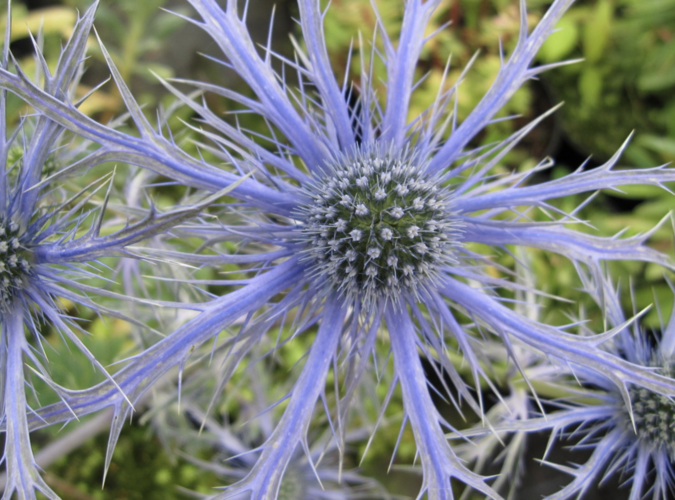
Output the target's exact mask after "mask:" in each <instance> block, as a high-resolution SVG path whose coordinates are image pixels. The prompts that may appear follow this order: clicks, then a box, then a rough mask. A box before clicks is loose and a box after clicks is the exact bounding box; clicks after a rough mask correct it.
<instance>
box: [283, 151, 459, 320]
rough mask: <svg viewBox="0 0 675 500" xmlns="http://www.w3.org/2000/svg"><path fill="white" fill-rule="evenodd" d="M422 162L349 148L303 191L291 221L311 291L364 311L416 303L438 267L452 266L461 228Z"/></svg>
mask: <svg viewBox="0 0 675 500" xmlns="http://www.w3.org/2000/svg"><path fill="white" fill-rule="evenodd" d="M422 161H423V160H422V159H421V158H417V157H415V155H414V154H410V152H409V151H408V150H407V149H404V150H403V151H396V150H393V149H392V148H386V146H385V147H380V146H376V147H375V148H373V149H371V150H366V151H363V150H361V149H360V148H358V147H356V148H354V150H353V152H352V154H351V155H342V156H341V157H339V158H337V159H336V160H334V161H332V162H329V163H328V164H327V165H326V166H325V172H323V173H321V174H319V175H318V176H317V177H318V179H317V180H316V181H314V182H312V183H310V184H309V185H308V186H307V187H306V188H305V189H306V191H307V195H308V197H310V199H311V201H310V202H309V203H307V204H305V205H301V206H300V208H299V209H298V211H297V215H296V216H297V217H298V219H299V220H302V221H303V222H304V223H303V225H302V226H300V228H299V231H300V233H301V235H302V236H301V237H300V238H299V241H300V243H301V244H302V245H303V246H304V248H305V250H304V253H305V254H306V255H307V258H306V261H307V262H308V263H309V266H310V267H309V272H310V273H311V275H313V276H315V277H316V279H317V280H318V282H319V283H318V285H317V288H324V287H325V288H326V292H325V293H326V294H328V293H329V291H333V292H337V293H338V295H340V296H342V297H346V298H348V299H349V300H351V301H359V302H361V303H362V304H363V307H364V310H369V309H370V308H371V307H376V306H377V302H378V300H380V299H384V300H390V301H393V302H395V303H397V304H400V303H401V302H402V297H403V296H409V297H411V298H416V299H417V298H419V292H420V291H421V290H423V289H424V288H425V287H428V286H432V285H434V283H435V282H437V281H438V279H439V278H440V275H441V272H440V268H441V267H443V266H445V265H449V264H454V263H457V260H456V258H455V254H454V247H455V246H456V245H457V243H458V240H459V228H460V227H461V222H460V221H459V219H457V218H455V217H453V213H452V209H451V195H450V192H449V190H448V189H447V188H444V187H443V186H442V183H441V182H440V181H439V179H437V178H435V177H431V178H429V177H428V176H427V175H426V173H425V171H424V165H422V164H421V162H422ZM324 284H325V285H324Z"/></svg>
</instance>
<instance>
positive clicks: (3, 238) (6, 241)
mask: <svg viewBox="0 0 675 500" xmlns="http://www.w3.org/2000/svg"><path fill="white" fill-rule="evenodd" d="M26 254H27V250H26V249H25V248H24V247H23V246H22V245H21V239H20V235H19V226H18V225H17V224H16V223H14V222H13V221H7V220H5V219H3V218H0V308H1V309H6V308H8V307H10V305H11V303H12V299H13V298H14V296H15V295H16V293H17V291H18V290H19V289H20V288H22V286H23V280H24V276H25V274H26V273H28V272H29V271H30V264H29V262H28V259H26Z"/></svg>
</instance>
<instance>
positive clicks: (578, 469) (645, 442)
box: [456, 274, 675, 500]
mask: <svg viewBox="0 0 675 500" xmlns="http://www.w3.org/2000/svg"><path fill="white" fill-rule="evenodd" d="M582 278H583V280H584V284H585V288H586V290H587V291H588V292H589V295H591V296H592V297H593V298H594V299H595V300H596V301H597V303H598V304H599V305H600V306H601V308H602V311H603V313H604V314H605V319H606V321H607V322H608V323H609V324H610V325H611V326H612V327H614V330H613V332H612V333H613V335H612V337H611V338H610V339H609V340H608V341H607V342H605V343H604V344H603V345H604V347H605V349H607V350H608V351H610V352H611V353H612V354H614V355H616V356H618V357H620V358H622V359H624V360H625V361H626V362H630V363H631V365H627V367H628V366H635V367H648V368H650V369H652V370H654V371H655V372H656V373H658V374H660V375H662V376H663V377H664V378H667V379H671V380H672V375H673V369H674V368H675V356H673V354H674V351H673V347H674V346H675V316H673V317H671V320H670V321H669V323H668V324H667V325H664V326H663V327H662V329H661V330H662V332H661V333H660V334H652V333H651V332H647V331H645V330H644V329H643V328H641V327H640V325H639V318H637V317H633V318H628V319H627V318H626V316H625V315H624V312H623V310H622V307H621V304H620V300H619V295H618V292H617V290H616V289H615V287H614V285H613V284H612V282H611V281H610V280H609V279H608V278H607V277H605V276H603V275H602V274H595V275H594V276H591V275H586V274H584V275H582ZM585 335H586V336H589V337H590V336H591V335H593V334H592V333H591V332H588V331H586V332H585ZM590 338H592V337H590ZM535 359H536V358H534V359H533V361H534V363H533V365H532V366H531V367H523V369H524V371H523V374H524V375H525V376H526V377H532V378H534V377H535V376H536V377H537V378H536V380H537V382H538V383H541V382H544V383H545V384H546V383H548V384H550V385H549V386H548V387H549V388H553V387H555V389H554V390H553V393H555V395H553V394H550V395H549V397H550V398H551V399H549V400H548V401H546V403H547V405H546V408H547V411H546V412H544V413H545V414H544V415H542V414H541V412H542V411H543V407H541V406H540V408H539V409H537V408H535V407H533V406H532V405H530V407H529V410H528V411H526V412H525V413H521V414H519V415H516V414H514V413H513V412H508V411H505V410H502V411H500V412H495V416H496V417H497V418H495V419H491V420H490V421H489V424H490V425H489V426H483V425H481V426H479V427H477V428H473V429H470V430H463V431H462V433H461V437H462V439H467V438H475V437H478V436H480V441H481V442H482V441H486V440H487V441H490V442H494V441H495V440H496V438H495V436H496V435H498V436H500V441H501V442H502V443H503V442H505V441H507V439H508V437H509V436H510V435H511V436H514V435H516V436H521V437H522V436H524V435H525V434H529V433H538V434H539V435H542V433H547V434H548V435H549V443H548V446H547V454H549V451H550V450H552V449H553V448H554V447H555V446H556V442H557V441H563V442H564V444H565V447H566V448H571V449H572V450H575V449H583V450H586V451H587V452H590V456H588V458H587V459H586V460H585V462H582V463H581V464H579V465H563V464H559V463H557V462H554V461H553V459H552V458H551V457H552V456H553V454H552V453H551V454H550V455H551V457H548V456H547V457H544V458H545V460H544V463H545V464H547V465H549V466H552V467H555V468H556V469H558V470H560V471H562V472H564V473H565V474H568V475H570V476H571V477H572V480H571V481H570V482H569V483H568V484H567V485H565V486H564V487H562V488H561V489H560V490H558V491H556V492H555V493H552V494H551V495H549V496H547V497H546V498H547V499H550V500H567V499H573V498H579V497H580V496H582V495H583V494H584V493H585V492H586V491H587V490H588V489H589V488H591V487H593V486H595V485H597V484H601V483H602V482H603V481H606V480H608V479H609V478H611V477H612V476H618V477H619V479H621V481H622V487H626V488H629V490H630V491H629V498H631V499H636V500H637V499H641V498H652V499H654V500H666V499H668V498H671V496H672V493H673V491H674V490H673V488H675V483H674V481H673V478H674V477H675V469H674V465H673V464H674V463H675V462H674V458H675V457H674V455H673V451H675V446H674V445H675V439H674V438H673V436H674V433H673V431H674V430H675V422H674V421H673V414H674V411H675V402H674V401H673V398H672V396H669V395H667V394H664V391H661V390H659V389H658V388H651V387H650V388H647V387H643V386H640V385H638V384H634V383H627V384H625V385H623V384H617V383H616V381H615V380H611V378H608V377H607V376H605V375H603V374H601V373H598V372H597V371H596V370H592V369H590V368H589V367H584V366H575V367H572V368H570V366H564V365H562V364H559V365H558V366H555V365H549V366H542V364H541V360H539V361H535ZM541 387H544V389H543V390H542V391H540V394H539V397H540V398H541V400H542V401H545V399H544V398H545V394H544V393H545V392H546V388H545V385H542V386H541ZM456 437H459V434H458V435H457V436H456ZM501 446H502V445H501V443H500V445H499V446H495V447H494V448H497V451H496V452H495V453H494V454H497V453H499V454H504V452H503V451H502V450H501V449H499V447H501ZM507 446H508V447H509V448H512V447H514V446H522V441H521V440H518V441H515V440H514V441H512V442H510V443H509V444H508V445H507ZM463 448H464V450H463V451H465V452H466V453H464V454H463V456H465V457H471V458H472V459H473V460H476V456H475V450H470V447H469V446H465V447H463ZM481 459H482V460H484V459H485V457H481ZM518 479H521V480H522V477H521V478H518V476H517V475H514V477H513V480H514V481H515V483H516V484H515V485H514V486H515V487H516V488H517V486H518V485H517V482H518ZM515 491H516V492H517V491H518V490H517V489H515Z"/></svg>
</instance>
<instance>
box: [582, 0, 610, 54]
mask: <svg viewBox="0 0 675 500" xmlns="http://www.w3.org/2000/svg"><path fill="white" fill-rule="evenodd" d="M613 17H614V7H613V6H612V4H611V2H610V1H609V0H600V1H599V2H598V4H597V5H596V6H595V9H594V10H593V14H592V18H591V20H590V22H588V23H586V25H585V26H584V58H585V59H586V61H587V62H589V63H594V62H596V61H599V60H600V58H601V57H602V56H603V54H604V52H605V48H606V47H607V43H608V42H609V35H610V30H611V28H612V19H613Z"/></svg>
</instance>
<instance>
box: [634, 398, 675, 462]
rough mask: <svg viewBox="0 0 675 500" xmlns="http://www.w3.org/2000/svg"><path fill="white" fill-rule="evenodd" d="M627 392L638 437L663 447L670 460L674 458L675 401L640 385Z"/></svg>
mask: <svg viewBox="0 0 675 500" xmlns="http://www.w3.org/2000/svg"><path fill="white" fill-rule="evenodd" d="M628 393H629V394H630V399H631V402H632V406H633V418H634V419H635V428H636V430H637V436H638V438H639V439H640V440H642V441H644V442H646V443H647V444H650V445H652V446H655V447H659V448H660V447H665V449H666V450H667V451H668V454H669V455H670V458H671V460H675V401H673V400H672V399H671V398H669V397H668V396H663V395H661V394H657V393H655V392H653V391H650V390H649V389H645V388H642V387H632V388H630V389H629V391H628ZM629 425H630V424H629ZM631 428H632V425H631Z"/></svg>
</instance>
